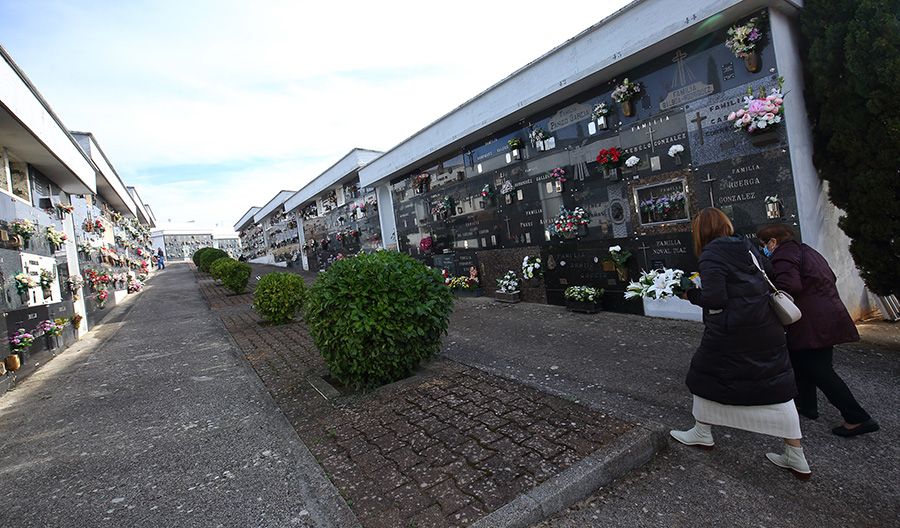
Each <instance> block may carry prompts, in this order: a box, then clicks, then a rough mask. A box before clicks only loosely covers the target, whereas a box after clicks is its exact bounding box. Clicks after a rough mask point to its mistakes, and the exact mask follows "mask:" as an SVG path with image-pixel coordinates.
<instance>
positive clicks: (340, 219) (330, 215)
mask: <svg viewBox="0 0 900 528" xmlns="http://www.w3.org/2000/svg"><path fill="white" fill-rule="evenodd" d="M338 193H341V194H342V195H343V199H342V200H339V199H338ZM339 203H340V205H338V204H339ZM319 205H321V209H320V208H319ZM301 214H302V216H303V237H304V240H305V244H304V246H303V251H304V253H305V254H306V258H307V261H308V265H309V269H310V270H324V269H327V268H328V266H330V265H331V264H332V263H333V262H334V261H335V260H337V259H339V258H343V257H344V256H348V255H356V254H357V253H359V252H360V251H366V252H371V251H375V250H376V249H378V248H380V247H381V226H380V224H379V221H378V201H377V199H376V197H375V192H374V191H373V190H371V189H363V190H360V189H359V188H358V186H357V185H356V184H349V185H344V186H341V188H339V189H332V190H330V191H328V192H326V193H325V194H324V195H323V196H322V197H321V199H320V200H319V201H317V202H313V203H311V204H309V205H308V206H307V207H306V208H305V209H303V212H302V213H301Z"/></svg>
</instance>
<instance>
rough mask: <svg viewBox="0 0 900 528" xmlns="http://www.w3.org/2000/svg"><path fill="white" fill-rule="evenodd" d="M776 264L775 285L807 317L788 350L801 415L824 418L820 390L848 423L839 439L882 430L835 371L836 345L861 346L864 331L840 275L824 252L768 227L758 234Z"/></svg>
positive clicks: (790, 336)
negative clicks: (842, 290)
mask: <svg viewBox="0 0 900 528" xmlns="http://www.w3.org/2000/svg"><path fill="white" fill-rule="evenodd" d="M756 236H757V238H758V239H759V243H760V244H761V246H762V248H763V252H764V253H765V254H766V256H768V257H769V259H770V260H771V262H772V268H773V269H774V271H775V273H774V275H770V276H771V277H772V282H774V283H775V286H777V287H778V288H780V289H782V290H784V291H786V292H787V293H788V294H790V295H791V296H792V297H793V298H794V302H795V304H796V305H797V307H798V308H799V309H800V311H801V312H802V313H803V316H802V317H801V318H800V320H799V321H797V322H796V323H794V324H792V325H790V326H788V327H787V329H786V330H787V346H788V350H789V352H790V357H791V363H792V364H793V367H794V376H795V377H796V380H797V391H798V394H797V410H798V411H799V412H800V414H802V415H803V416H805V417H807V418H809V419H811V420H815V419H817V418H818V417H819V410H818V405H817V397H816V389H817V388H818V389H820V390H821V391H822V393H824V394H825V397H826V398H828V401H829V402H830V403H831V404H832V405H834V406H835V407H836V408H837V409H838V411H840V413H841V416H842V417H843V418H844V423H843V424H841V425H839V426H837V427H835V428H834V429H832V432H833V433H834V434H836V435H838V436H856V435H861V434H865V433H871V432H873V431H877V430H878V429H879V426H878V422H876V421H875V420H873V419H872V417H871V416H870V415H869V413H867V412H866V411H865V409H863V408H862V406H861V405H860V404H859V403H858V402H857V401H856V398H854V397H853V393H852V392H850V388H849V387H847V384H846V383H844V380H842V379H841V377H840V376H838V375H837V373H836V372H835V371H834V365H833V364H832V356H833V352H834V345H838V344H841V343H850V342H853V341H859V332H857V330H856V325H855V324H853V319H852V318H851V317H850V314H849V313H848V312H847V308H846V307H845V306H844V303H843V302H841V298H840V295H838V291H837V286H836V281H837V278H836V277H835V275H834V271H832V270H831V267H830V266H829V265H828V262H827V261H826V260H825V257H823V256H822V255H821V254H820V253H819V252H818V251H816V250H815V249H813V248H811V247H809V246H807V245H806V244H801V243H799V242H797V241H796V240H795V239H794V231H793V229H791V228H790V227H789V226H787V225H784V224H773V225H768V226H766V227H763V228H762V229H760V230H759V232H757V234H756Z"/></svg>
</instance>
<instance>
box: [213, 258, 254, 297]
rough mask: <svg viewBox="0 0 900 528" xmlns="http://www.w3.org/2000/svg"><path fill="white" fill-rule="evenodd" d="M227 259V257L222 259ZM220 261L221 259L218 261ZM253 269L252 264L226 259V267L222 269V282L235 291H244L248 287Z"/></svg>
mask: <svg viewBox="0 0 900 528" xmlns="http://www.w3.org/2000/svg"><path fill="white" fill-rule="evenodd" d="M222 260H225V259H222ZM216 262H219V261H216ZM252 271H253V269H252V268H251V267H250V264H247V263H245V262H238V261H236V260H234V259H228V260H225V268H224V269H223V270H222V277H221V279H220V280H221V281H222V284H223V285H224V286H225V287H226V288H228V289H229V290H231V291H232V292H234V293H244V290H246V289H247V281H248V280H249V279H250V273H251V272H252Z"/></svg>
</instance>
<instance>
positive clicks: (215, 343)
mask: <svg viewBox="0 0 900 528" xmlns="http://www.w3.org/2000/svg"><path fill="white" fill-rule="evenodd" d="M131 303H132V304H131V305H125V306H122V307H117V308H116V309H115V310H114V311H113V313H111V314H110V315H109V316H108V318H107V319H106V321H105V323H104V324H103V325H102V326H100V327H98V330H97V331H95V332H94V333H92V334H91V336H90V337H88V338H87V339H84V340H82V341H81V342H79V343H78V344H77V345H76V346H75V347H73V348H72V349H70V350H68V351H66V352H65V353H64V354H62V355H61V356H59V357H58V358H56V359H54V360H53V361H52V362H50V363H49V364H48V365H47V366H46V367H44V368H42V369H41V370H40V371H38V372H37V373H35V374H34V375H32V376H31V377H29V378H28V379H27V380H25V382H24V383H22V384H21V385H20V386H19V387H18V388H16V389H15V390H14V391H12V392H10V393H8V394H7V395H6V396H4V397H3V398H0V503H2V504H0V526H4V527H5V526H10V527H11V526H17V527H26V526H27V527H57V526H59V527H63V526H64V527H76V526H77V527H91V526H110V527H125V526H128V527H142V526H147V527H160V526H203V527H207V526H210V527H215V526H241V527H244V526H254V527H255V526H315V527H320V526H321V527H331V526H334V527H338V526H353V525H354V522H355V520H354V519H353V516H352V513H351V512H350V511H349V509H347V507H346V505H345V504H344V503H343V502H342V501H341V500H340V498H339V497H338V496H337V494H336V491H335V489H334V487H333V486H332V485H331V484H330V482H328V480H327V479H326V478H325V476H324V474H323V473H322V471H321V469H320V468H319V466H318V465H317V464H316V463H315V460H314V459H313V458H312V456H311V455H310V453H309V451H308V450H307V449H306V447H305V446H304V445H303V444H302V442H301V441H300V439H299V438H298V437H297V435H296V433H295V432H294V429H293V428H292V427H291V426H290V424H289V423H288V422H287V420H286V419H285V418H284V416H283V415H282V414H281V412H280V411H279V410H278V408H277V407H276V406H275V404H274V402H273V401H272V399H271V397H270V396H269V394H268V393H267V392H266V390H265V388H264V386H263V385H262V383H261V382H260V381H259V378H258V377H257V376H256V374H255V373H254V371H253V370H252V369H251V368H250V366H249V365H247V363H246V362H245V361H243V360H242V359H241V358H240V357H239V352H238V351H237V349H236V347H235V346H234V345H233V343H232V342H231V341H230V340H229V339H228V338H227V334H226V332H225V330H224V328H223V327H222V326H221V323H220V321H219V319H218V317H216V316H215V315H214V314H212V313H211V312H210V311H209V309H208V308H207V305H206V303H205V302H204V301H203V300H202V298H201V296H200V293H199V291H198V290H197V288H196V286H195V284H194V277H193V272H192V271H191V270H190V269H189V268H188V266H187V265H183V264H172V265H170V266H169V267H168V269H167V270H166V271H164V272H162V273H160V274H159V275H158V276H156V277H155V278H154V279H153V280H151V281H150V283H149V284H148V285H147V287H146V290H145V293H143V294H142V295H141V296H138V297H136V298H135V299H133V300H131Z"/></svg>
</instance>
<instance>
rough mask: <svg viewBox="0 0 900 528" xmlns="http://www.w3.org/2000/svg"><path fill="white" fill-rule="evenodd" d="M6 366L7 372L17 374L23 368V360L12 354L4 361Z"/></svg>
mask: <svg viewBox="0 0 900 528" xmlns="http://www.w3.org/2000/svg"><path fill="white" fill-rule="evenodd" d="M4 365H6V370H8V371H10V372H15V371H17V370H19V369H20V368H21V367H22V360H21V359H19V355H18V354H10V355H8V356H6V361H4Z"/></svg>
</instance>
